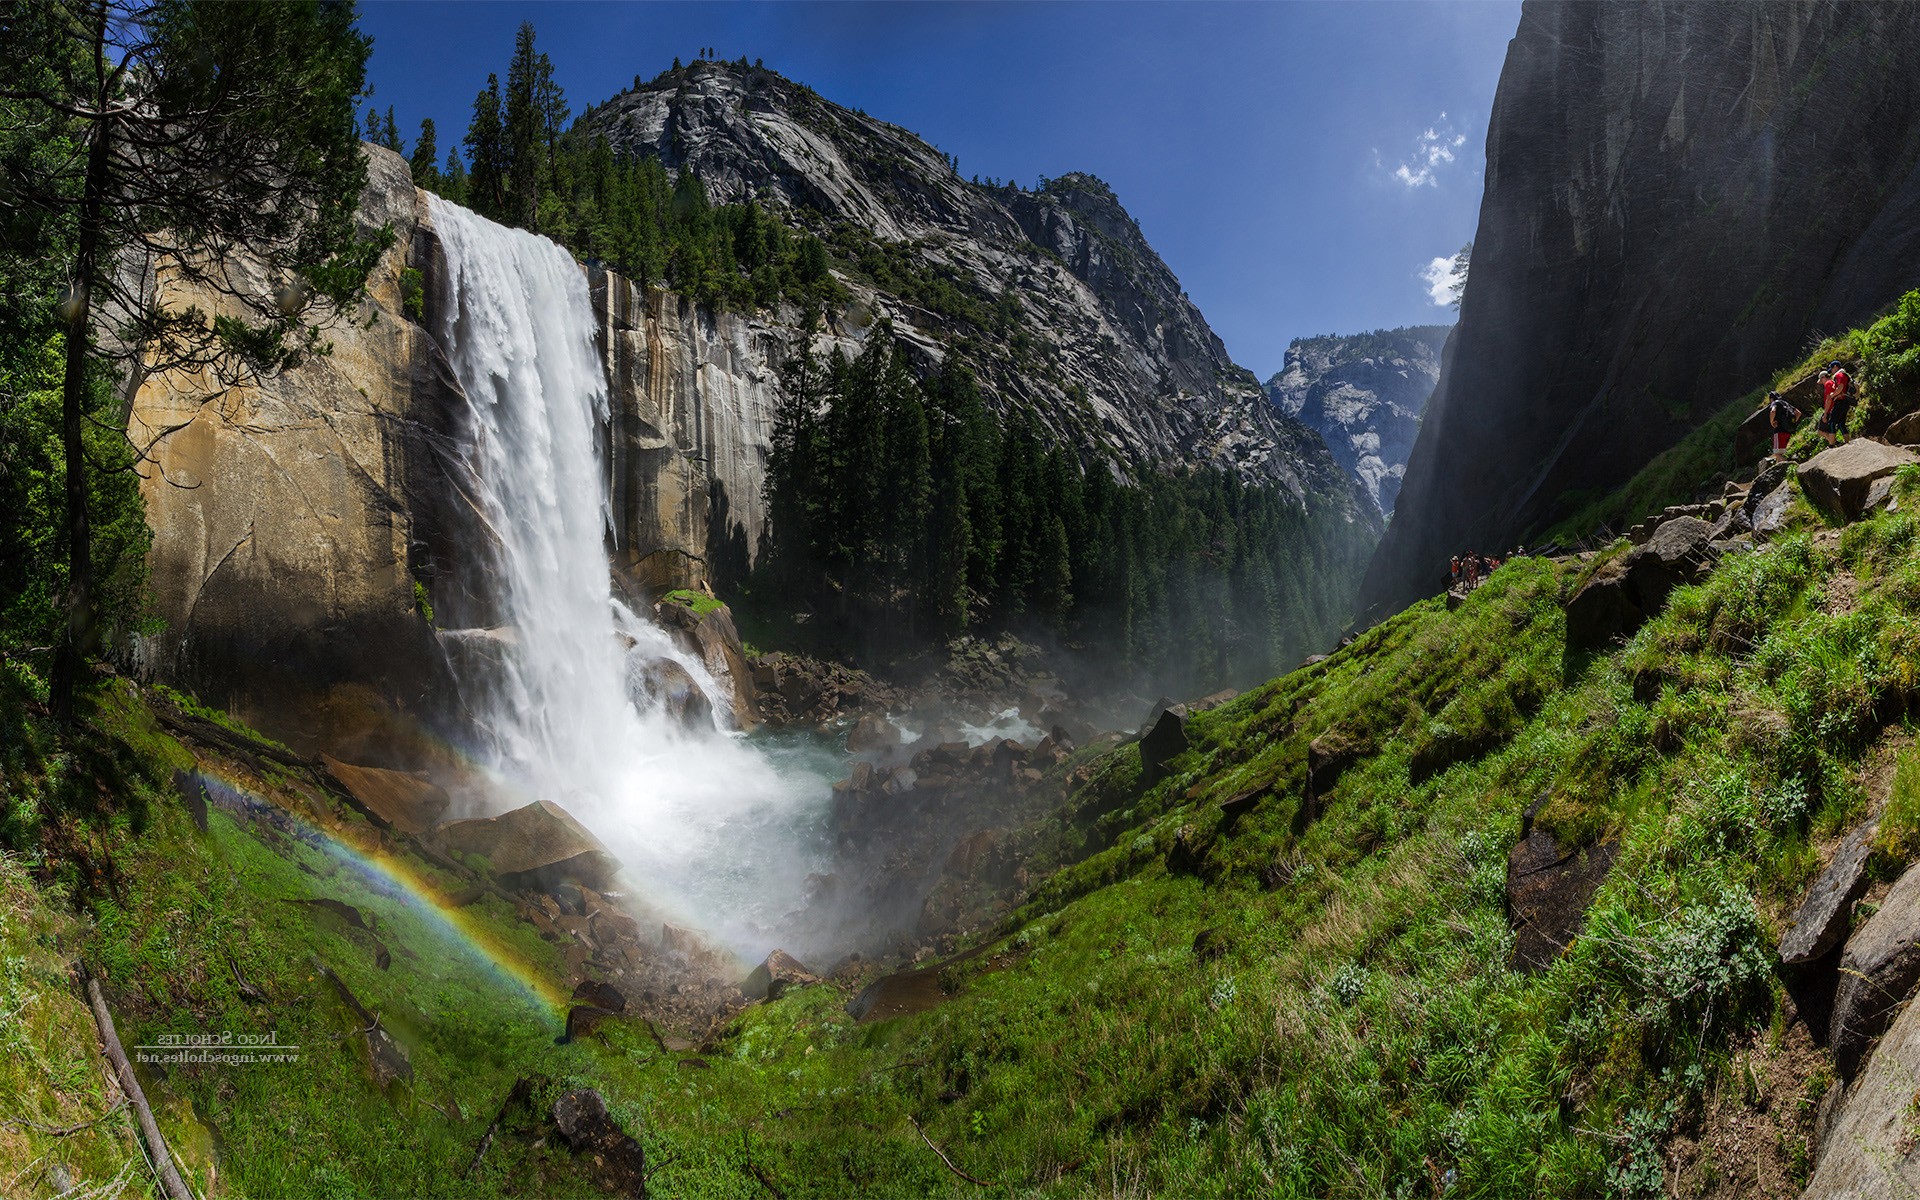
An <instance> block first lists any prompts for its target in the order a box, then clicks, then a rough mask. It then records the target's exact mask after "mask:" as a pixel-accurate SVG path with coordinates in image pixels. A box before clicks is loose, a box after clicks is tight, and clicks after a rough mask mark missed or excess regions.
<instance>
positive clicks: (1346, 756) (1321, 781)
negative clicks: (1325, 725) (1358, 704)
mask: <svg viewBox="0 0 1920 1200" xmlns="http://www.w3.org/2000/svg"><path fill="white" fill-rule="evenodd" d="M1367 750H1368V747H1367V746H1366V745H1365V744H1364V743H1362V742H1361V741H1360V740H1359V739H1357V738H1355V737H1353V736H1352V735H1351V734H1349V733H1347V732H1346V731H1345V730H1343V729H1329V730H1327V731H1326V732H1325V733H1323V734H1321V735H1320V736H1319V737H1317V738H1314V739H1313V741H1312V742H1311V743H1309V744H1308V746H1307V794H1308V795H1310V796H1313V797H1315V798H1316V799H1317V798H1318V797H1321V796H1324V795H1326V794H1327V793H1328V792H1330V791H1332V790H1333V785H1334V784H1336V783H1338V782H1340V776H1342V775H1343V774H1345V773H1346V770H1347V768H1348V767H1350V766H1352V765H1353V764H1354V763H1355V762H1358V761H1359V759H1360V758H1361V756H1362V755H1364V754H1366V753H1367Z"/></svg>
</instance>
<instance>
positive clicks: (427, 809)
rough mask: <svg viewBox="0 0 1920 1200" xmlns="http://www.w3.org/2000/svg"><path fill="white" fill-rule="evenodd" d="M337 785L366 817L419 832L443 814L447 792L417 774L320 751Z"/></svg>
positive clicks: (405, 831) (430, 825)
mask: <svg viewBox="0 0 1920 1200" xmlns="http://www.w3.org/2000/svg"><path fill="white" fill-rule="evenodd" d="M320 761H321V762H322V763H323V764H325V765H326V768H327V772H328V773H329V774H331V775H332V776H333V777H334V779H335V780H336V781H338V782H339V784H340V786H341V787H342V788H344V789H346V792H347V795H348V796H350V797H351V798H352V801H353V806H354V807H355V808H357V809H359V810H360V811H361V812H363V813H365V814H366V815H367V819H368V820H370V821H372V822H373V823H374V824H376V825H379V826H382V827H384V828H390V829H398V830H399V831H400V832H401V833H412V834H420V833H425V832H426V831H427V830H429V829H432V828H433V827H434V825H436V824H437V823H438V822H439V821H440V818H442V817H444V816H446V814H447V794H446V792H444V791H442V790H441V789H440V788H438V787H436V786H435V785H434V784H432V783H429V782H428V781H427V780H425V779H423V778H421V777H420V776H418V775H410V774H408V773H407V772H405V771H389V770H386V769H384V768H382V767H358V766H354V765H353V764H352V763H344V762H341V761H340V760H339V759H337V758H334V757H332V756H331V755H326V754H322V755H321V756H320Z"/></svg>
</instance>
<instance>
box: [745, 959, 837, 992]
mask: <svg viewBox="0 0 1920 1200" xmlns="http://www.w3.org/2000/svg"><path fill="white" fill-rule="evenodd" d="M819 982H820V977H819V976H818V975H815V974H814V973H813V972H812V971H809V970H808V969H807V966H806V964H805V963H803V962H801V961H800V960H799V959H797V958H795V957H794V956H793V955H791V954H788V953H787V952H786V951H785V950H775V951H774V952H772V953H771V954H769V955H767V957H766V959H765V960H764V961H762V962H761V964H760V965H759V966H757V967H755V968H754V969H753V973H752V974H750V975H748V976H747V977H746V979H745V980H743V981H742V982H741V984H740V994H741V995H743V996H745V997H746V998H747V999H749V1000H778V999H779V998H780V997H781V996H782V995H783V994H784V993H785V992H786V990H787V989H788V988H794V987H803V986H805V985H806V984H809V983H819Z"/></svg>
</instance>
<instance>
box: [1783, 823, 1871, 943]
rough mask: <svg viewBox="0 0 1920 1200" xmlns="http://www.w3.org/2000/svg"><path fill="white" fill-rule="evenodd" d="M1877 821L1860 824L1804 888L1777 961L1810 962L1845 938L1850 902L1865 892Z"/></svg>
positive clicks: (1851, 906)
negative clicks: (1810, 883) (1811, 882)
mask: <svg viewBox="0 0 1920 1200" xmlns="http://www.w3.org/2000/svg"><path fill="white" fill-rule="evenodd" d="M1879 828H1880V822H1879V820H1878V819H1877V818H1872V819H1868V820H1866V821H1862V822H1861V823H1860V824H1859V825H1857V826H1855V827H1854V830H1853V832H1852V833H1850V834H1848V835H1847V837H1846V840H1845V841H1843V842H1841V843H1840V849H1838V850H1837V851H1835V852H1834V855H1833V861H1832V862H1830V863H1828V864H1827V869H1826V870H1824V871H1822V872H1820V878H1818V879H1816V880H1814V882H1813V886H1812V887H1811V888H1809V889H1807V895H1806V898H1805V899H1804V900H1802V901H1801V902H1800V907H1799V908H1798V909H1796V910H1795V911H1794V914H1793V917H1792V918H1791V919H1790V920H1789V921H1788V928H1787V932H1786V933H1785V935H1783V936H1782V937H1781V939H1780V961H1781V962H1783V963H1785V964H1787V965H1788V966H1793V965H1794V964H1796V963H1803V962H1812V961H1813V960H1814V959H1816V958H1819V957H1820V956H1821V955H1823V954H1825V953H1826V952H1827V951H1829V950H1831V949H1833V948H1834V947H1835V946H1838V945H1839V944H1840V942H1841V940H1842V939H1843V938H1845V937H1846V936H1847V920H1848V917H1849V916H1850V915H1851V913H1852V911H1853V902H1854V901H1856V900H1858V899H1859V898H1860V896H1861V894H1862V893H1863V892H1865V891H1866V890H1867V859H1868V858H1869V857H1870V856H1871V855H1872V853H1873V835H1874V831H1875V830H1877V829H1879Z"/></svg>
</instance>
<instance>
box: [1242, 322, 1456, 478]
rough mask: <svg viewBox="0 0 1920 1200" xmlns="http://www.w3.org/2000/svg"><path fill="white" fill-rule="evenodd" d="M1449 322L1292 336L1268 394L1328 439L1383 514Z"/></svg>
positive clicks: (1436, 374)
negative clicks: (1337, 334)
mask: <svg viewBox="0 0 1920 1200" xmlns="http://www.w3.org/2000/svg"><path fill="white" fill-rule="evenodd" d="M1451 331H1452V326H1450V325H1421V326H1415V327H1413V328H1409V329H1384V330H1376V331H1375V332H1373V333H1362V334H1356V335H1353V336H1351V337H1315V338H1298V339H1295V341H1294V342H1293V344H1292V345H1290V346H1288V347H1287V358H1286V363H1285V365H1284V366H1282V368H1281V369H1280V372H1279V373H1278V374H1276V375H1275V376H1274V377H1273V378H1271V379H1269V380H1267V397H1268V399H1270V400H1272V401H1273V403H1274V404H1275V405H1276V406H1278V407H1279V409H1280V410H1281V411H1282V412H1284V413H1286V414H1287V415H1289V416H1293V417H1298V418H1300V420H1301V422H1302V423H1303V424H1305V425H1306V427H1307V428H1309V429H1311V430H1313V431H1314V432H1316V433H1318V434H1319V435H1320V436H1321V437H1322V438H1324V439H1326V443H1327V449H1329V450H1330V451H1332V452H1333V459H1334V461H1335V462H1337V463H1339V464H1340V465H1341V466H1342V467H1344V468H1345V469H1346V470H1347V471H1348V472H1349V473H1350V474H1351V475H1353V477H1354V478H1355V479H1356V480H1358V481H1359V483H1360V486H1361V488H1362V489H1363V490H1364V491H1365V492H1366V494H1367V496H1368V497H1369V498H1370V499H1372V501H1373V503H1374V507H1376V508H1378V509H1379V510H1380V512H1381V513H1383V514H1384V513H1390V512H1392V511H1393V502H1394V500H1395V498H1396V497H1398V496H1399V494H1400V480H1401V478H1402V477H1403V476H1404V475H1405V474H1406V473H1407V455H1409V454H1411V453H1412V452H1413V439H1414V435H1416V434H1417V433H1419V432H1420V413H1421V411H1422V410H1423V409H1425V408H1426V406H1427V398H1428V397H1429V396H1431V395H1433V385H1434V384H1435V383H1436V382H1438V381H1439V379H1440V350H1441V347H1443V346H1445V345H1446V342H1447V334H1448V333H1450V332H1451Z"/></svg>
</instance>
